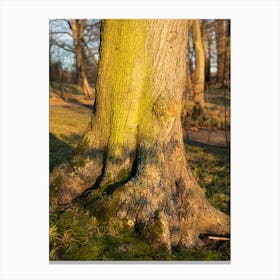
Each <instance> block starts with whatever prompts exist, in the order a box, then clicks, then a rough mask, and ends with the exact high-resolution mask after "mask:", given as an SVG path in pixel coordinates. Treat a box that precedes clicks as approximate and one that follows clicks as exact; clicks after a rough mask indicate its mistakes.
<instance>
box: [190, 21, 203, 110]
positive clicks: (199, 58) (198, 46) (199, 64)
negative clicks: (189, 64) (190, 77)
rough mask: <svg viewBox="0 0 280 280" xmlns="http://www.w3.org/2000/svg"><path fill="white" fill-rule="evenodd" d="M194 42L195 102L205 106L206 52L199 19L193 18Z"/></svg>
mask: <svg viewBox="0 0 280 280" xmlns="http://www.w3.org/2000/svg"><path fill="white" fill-rule="evenodd" d="M192 30H193V43H194V49H195V78H194V102H195V103H196V104H199V107H201V108H203V107H204V76H205V52H204V49H203V42H202V36H201V30H200V22H199V20H198V19H195V20H193V23H192Z"/></svg>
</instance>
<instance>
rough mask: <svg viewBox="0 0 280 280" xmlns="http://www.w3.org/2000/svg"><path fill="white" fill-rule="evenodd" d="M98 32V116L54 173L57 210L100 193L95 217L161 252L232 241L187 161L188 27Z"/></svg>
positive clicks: (155, 23)
mask: <svg viewBox="0 0 280 280" xmlns="http://www.w3.org/2000/svg"><path fill="white" fill-rule="evenodd" d="M102 26H103V30H102V41H101V60H100V66H99V73H98V82H97V93H98V94H97V100H96V111H95V114H94V115H93V116H92V121H91V123H90V125H89V127H88V130H87V132H86V134H85V136H84V138H83V140H82V142H81V143H80V145H79V147H78V149H77V153H76V156H75V157H74V159H73V161H72V162H71V163H68V164H66V165H64V166H62V167H59V168H57V169H55V170H54V172H53V173H52V174H51V184H52V188H53V189H54V190H55V192H56V193H57V199H56V200H54V201H53V205H55V204H57V205H58V206H59V205H65V204H67V203H71V201H72V200H73V199H75V198H76V197H78V196H79V195H80V194H82V193H83V192H84V191H85V190H87V189H88V188H90V187H92V186H94V191H93V193H94V194H95V195H94V196H93V197H94V198H93V201H92V205H91V207H92V209H93V211H94V212H95V213H96V215H97V216H99V215H101V216H102V218H103V219H105V220H106V221H107V222H108V224H114V225H116V224H118V225H119V226H120V227H127V226H129V227H130V228H131V230H134V231H136V232H137V233H138V234H139V235H141V236H142V237H144V238H146V239H147V240H148V241H149V242H150V244H151V245H152V247H153V248H155V249H158V248H162V246H164V247H165V248H167V249H169V250H170V249H171V247H172V246H175V245H178V244H181V245H183V246H186V247H193V246H196V245H198V244H199V241H200V239H199V234H200V233H205V232H211V233H214V232H215V233H217V234H228V233H229V218H228V216H227V215H225V214H223V213H221V212H219V211H217V210H216V209H214V208H213V207H212V206H211V205H210V204H209V203H208V202H207V200H206V198H205V195H204V192H203V191H202V189H201V188H200V187H199V186H198V184H197V182H196V180H195V179H194V177H193V175H192V173H191V171H190V168H189V166H188V164H187V161H186V157H185V148H184V143H183V137H182V126H181V120H180V117H181V107H182V97H183V93H184V89H185V85H186V59H185V58H186V48H187V36H186V34H187V28H188V24H187V21H186V20H105V21H103V22H102ZM79 163H80V164H79ZM106 194H107V195H106Z"/></svg>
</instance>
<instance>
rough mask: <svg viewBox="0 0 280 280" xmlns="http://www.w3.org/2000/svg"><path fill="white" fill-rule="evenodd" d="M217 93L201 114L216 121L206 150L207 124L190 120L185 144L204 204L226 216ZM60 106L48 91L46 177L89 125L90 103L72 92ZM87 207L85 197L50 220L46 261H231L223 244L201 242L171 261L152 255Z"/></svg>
mask: <svg viewBox="0 0 280 280" xmlns="http://www.w3.org/2000/svg"><path fill="white" fill-rule="evenodd" d="M218 93H219V92H218ZM218 93H217V90H215V91H212V96H213V99H212V101H213V102H212V103H209V104H208V107H209V109H206V110H208V112H207V111H206V113H208V114H212V115H211V117H212V120H215V121H212V123H213V124H214V123H215V124H217V127H215V126H213V129H212V128H211V137H210V143H209V144H210V145H208V140H209V138H208V135H209V127H208V128H207V121H205V120H204V121H205V123H203V122H201V123H200V124H199V123H198V122H197V120H196V119H195V118H191V117H190V121H189V130H188V139H185V140H186V141H187V143H186V150H187V157H188V161H189V164H190V166H191V169H192V171H193V173H194V175H195V177H196V178H197V180H198V181H199V184H200V185H201V186H202V188H203V189H204V190H205V192H206V196H207V198H208V200H209V202H210V203H211V204H212V205H213V206H215V207H216V208H218V209H220V210H221V211H223V212H225V213H227V214H230V154H229V149H228V148H226V147H224V146H225V145H226V143H225V138H224V137H223V136H224V131H223V130H221V129H219V128H218V124H219V123H222V121H223V116H224V114H222V113H221V114H220V116H219V113H220V112H223V111H222V110H223V105H221V103H222V102H223V98H222V97H223V94H220V95H219V94H218ZM220 93H221V92H220ZM210 94H211V93H209V95H210ZM64 100H65V101H63V100H62V99H61V96H60V92H59V90H58V89H56V88H54V87H51V93H50V171H51V170H53V168H54V167H55V166H57V165H59V164H61V163H62V162H64V161H67V160H69V159H70V158H71V157H72V154H73V151H74V149H75V147H76V145H77V144H78V142H79V140H80V139H81V136H82V134H83V132H84V131H85V129H86V127H87V124H88V121H89V119H90V113H91V103H92V100H89V99H86V98H84V97H82V96H81V95H79V94H78V93H77V92H75V91H74V90H73V91H71V92H70V93H67V96H66V97H65V96H64ZM219 106H220V107H219ZM213 107H214V109H213ZM211 108H212V110H211ZM195 125H196V126H198V127H199V129H198V131H195V130H191V127H194V126H195ZM220 128H221V127H220ZM205 131H206V132H205ZM214 145H215V146H214ZM88 205H89V204H88V196H87V195H85V196H84V197H82V198H81V199H80V200H79V201H78V202H76V203H75V204H74V206H73V207H72V208H69V209H68V210H66V211H64V212H55V213H51V214H50V260H229V259H230V249H229V242H228V241H215V242H208V243H207V242H206V245H205V247H204V248H202V249H201V250H186V249H183V248H173V250H172V254H171V255H170V254H168V252H166V251H165V250H162V251H158V252H153V251H152V250H151V248H150V246H149V245H148V243H147V242H146V241H144V240H141V239H140V238H139V237H138V236H136V235H135V234H132V233H131V231H129V230H128V229H127V230H126V229H124V231H123V234H122V235H116V233H115V232H114V230H113V229H112V228H110V230H108V228H107V227H106V224H103V223H102V219H100V218H99V217H95V216H94V215H93V214H92V213H91V211H90V207H88Z"/></svg>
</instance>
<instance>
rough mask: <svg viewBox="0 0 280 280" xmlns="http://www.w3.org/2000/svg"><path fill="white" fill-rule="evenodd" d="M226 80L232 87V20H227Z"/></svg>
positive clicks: (228, 85)
mask: <svg viewBox="0 0 280 280" xmlns="http://www.w3.org/2000/svg"><path fill="white" fill-rule="evenodd" d="M224 80H225V82H226V85H227V87H228V88H230V20H227V21H226V53H225V73H224Z"/></svg>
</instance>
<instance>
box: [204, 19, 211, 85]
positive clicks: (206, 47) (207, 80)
mask: <svg viewBox="0 0 280 280" xmlns="http://www.w3.org/2000/svg"><path fill="white" fill-rule="evenodd" d="M207 21H208V20H207V19H204V20H203V22H202V27H203V30H202V42H203V50H204V59H205V67H204V68H205V71H204V73H205V74H204V76H205V83H207V85H209V83H210V47H209V45H210V43H209V42H208V24H207Z"/></svg>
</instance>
